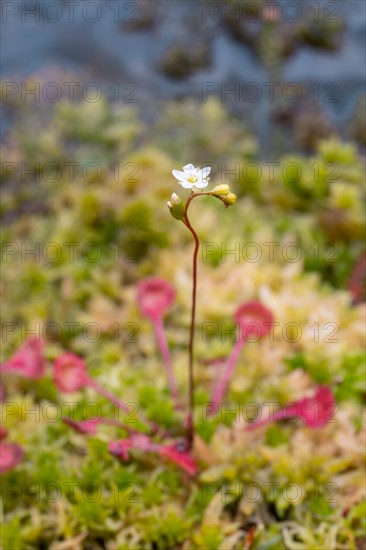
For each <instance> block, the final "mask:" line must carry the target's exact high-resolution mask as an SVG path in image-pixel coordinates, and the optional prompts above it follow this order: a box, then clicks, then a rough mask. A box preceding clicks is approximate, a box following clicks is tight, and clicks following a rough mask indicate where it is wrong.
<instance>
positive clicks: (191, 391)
mask: <svg viewBox="0 0 366 550" xmlns="http://www.w3.org/2000/svg"><path fill="white" fill-rule="evenodd" d="M202 194H203V193H198V194H195V193H192V194H191V195H190V197H189V199H188V200H187V203H186V206H185V210H184V220H183V221H184V223H185V225H186V226H187V228H188V229H189V231H190V232H191V233H192V235H193V238H194V243H195V246H194V252H193V285H192V308H191V326H190V331H189V345H188V351H189V360H188V376H189V380H188V416H187V424H186V425H187V448H188V450H190V449H191V448H192V445H193V438H194V421H193V413H194V371H193V361H194V328H195V322H196V296H197V257H198V250H199V246H200V241H199V238H198V236H197V233H196V232H195V230H194V229H193V227H192V224H191V222H190V221H189V218H188V207H189V205H190V203H191V201H192V200H193V199H194V197H196V196H198V195H202Z"/></svg>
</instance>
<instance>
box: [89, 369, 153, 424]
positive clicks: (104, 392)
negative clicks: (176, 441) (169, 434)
mask: <svg viewBox="0 0 366 550" xmlns="http://www.w3.org/2000/svg"><path fill="white" fill-rule="evenodd" d="M88 386H89V387H91V388H93V389H94V390H95V391H96V392H97V393H99V394H100V395H102V396H103V397H105V398H106V399H107V401H110V402H111V403H113V405H115V406H116V407H117V408H118V409H121V410H122V411H124V412H127V413H129V412H130V410H129V408H130V407H129V406H128V405H127V403H124V402H123V401H122V400H121V399H119V398H118V397H116V396H115V395H114V394H113V393H111V392H110V391H108V390H106V389H105V388H103V386H100V385H99V384H98V382H96V381H95V380H93V378H89V379H88ZM140 419H141V421H142V422H143V423H144V424H146V425H147V426H149V427H150V428H151V429H152V430H153V431H154V432H155V433H156V432H158V431H159V430H161V428H160V427H159V426H158V425H157V424H155V423H154V422H151V420H149V419H148V418H145V417H144V416H142V415H140Z"/></svg>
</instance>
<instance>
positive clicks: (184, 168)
mask: <svg viewBox="0 0 366 550" xmlns="http://www.w3.org/2000/svg"><path fill="white" fill-rule="evenodd" d="M183 170H184V171H185V172H191V171H193V172H194V171H195V170H196V169H195V167H194V166H193V164H186V166H183Z"/></svg>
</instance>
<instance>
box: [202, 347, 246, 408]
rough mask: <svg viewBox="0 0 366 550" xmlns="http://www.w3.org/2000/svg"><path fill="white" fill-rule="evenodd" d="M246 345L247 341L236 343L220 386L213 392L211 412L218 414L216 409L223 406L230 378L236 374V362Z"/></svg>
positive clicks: (219, 383)
mask: <svg viewBox="0 0 366 550" xmlns="http://www.w3.org/2000/svg"><path fill="white" fill-rule="evenodd" d="M244 344H245V341H243V340H239V341H238V342H236V344H235V345H234V348H233V350H232V352H231V354H230V355H229V358H228V360H227V362H226V365H225V368H224V373H223V375H222V377H221V379H220V380H219V382H218V384H217V385H216V387H215V389H214V391H213V392H212V396H211V403H210V410H212V412H217V410H218V408H217V409H216V410H215V408H216V407H219V406H220V405H221V402H222V399H223V397H224V394H225V392H226V389H227V386H228V384H229V381H230V378H231V376H232V374H233V372H234V368H235V365H236V362H237V360H238V358H239V355H240V352H241V350H242V348H243V346H244Z"/></svg>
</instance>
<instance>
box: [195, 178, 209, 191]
mask: <svg viewBox="0 0 366 550" xmlns="http://www.w3.org/2000/svg"><path fill="white" fill-rule="evenodd" d="M194 186H195V187H197V188H198V189H204V188H205V187H207V186H208V181H207V180H204V179H199V180H198V181H196V183H195V184H194Z"/></svg>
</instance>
